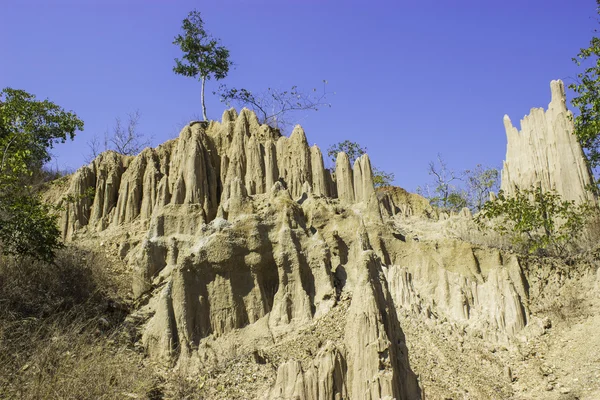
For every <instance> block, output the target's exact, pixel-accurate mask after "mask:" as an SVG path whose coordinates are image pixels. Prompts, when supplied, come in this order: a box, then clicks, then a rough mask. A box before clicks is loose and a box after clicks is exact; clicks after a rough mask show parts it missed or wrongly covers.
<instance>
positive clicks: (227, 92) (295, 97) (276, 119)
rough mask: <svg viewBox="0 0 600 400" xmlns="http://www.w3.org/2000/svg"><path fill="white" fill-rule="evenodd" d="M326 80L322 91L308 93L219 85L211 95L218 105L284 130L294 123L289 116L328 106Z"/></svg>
mask: <svg viewBox="0 0 600 400" xmlns="http://www.w3.org/2000/svg"><path fill="white" fill-rule="evenodd" d="M326 86H327V81H326V80H323V90H322V91H319V90H317V88H313V89H312V90H311V91H310V92H303V91H301V90H299V89H298V86H292V87H291V88H290V89H289V90H278V89H275V88H267V90H266V91H263V92H251V91H250V90H248V89H244V88H241V89H237V88H228V87H227V86H226V85H220V86H219V89H218V90H217V91H215V92H213V93H214V94H217V95H219V96H220V98H221V102H223V103H225V104H227V106H228V107H232V106H234V105H235V106H238V107H248V108H249V109H251V110H252V111H254V113H255V114H256V115H257V116H258V120H259V122H260V123H261V124H267V125H269V126H272V127H274V128H278V129H281V130H285V129H286V128H288V127H289V126H290V125H292V124H293V123H294V122H295V121H293V120H292V116H293V115H294V114H295V113H297V112H301V111H318V110H319V109H321V108H323V107H331V104H330V103H328V102H327V101H326V100H327V95H328V94H329V93H327V90H326Z"/></svg>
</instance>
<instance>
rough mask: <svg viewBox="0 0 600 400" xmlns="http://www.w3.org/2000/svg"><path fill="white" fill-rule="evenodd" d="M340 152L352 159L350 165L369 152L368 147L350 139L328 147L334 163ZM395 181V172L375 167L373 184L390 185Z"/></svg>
mask: <svg viewBox="0 0 600 400" xmlns="http://www.w3.org/2000/svg"><path fill="white" fill-rule="evenodd" d="M340 152H344V153H346V155H347V156H348V159H349V160H350V165H354V161H356V159H357V158H358V157H360V156H362V155H363V154H365V153H366V152H367V148H366V147H362V146H361V145H360V144H358V143H356V142H351V141H350V140H344V141H343V142H339V143H336V144H333V145H331V146H329V148H328V149H327V155H328V156H329V159H330V160H331V162H332V163H333V164H334V165H335V161H336V159H337V155H338V153H340ZM393 181H394V173H393V172H385V171H382V170H380V169H379V168H376V167H373V184H374V185H375V187H382V186H390V185H391V184H392V182H393Z"/></svg>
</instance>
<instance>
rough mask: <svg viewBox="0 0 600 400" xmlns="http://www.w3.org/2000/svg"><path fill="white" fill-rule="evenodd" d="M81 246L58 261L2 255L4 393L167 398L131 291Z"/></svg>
mask: <svg viewBox="0 0 600 400" xmlns="http://www.w3.org/2000/svg"><path fill="white" fill-rule="evenodd" d="M101 261H102V260H101V258H98V257H96V256H94V255H92V254H90V253H88V252H84V251H81V250H78V249H76V248H67V249H65V250H64V251H61V252H60V254H59V256H58V258H57V261H56V264H55V265H46V264H42V263H39V262H34V261H31V260H15V259H13V258H8V257H2V258H0V398H1V399H126V398H133V399H136V398H137V399H159V398H163V397H162V395H161V389H160V382H159V381H158V378H157V377H156V374H155V373H154V369H153V368H152V367H151V366H149V365H146V360H145V359H144V355H143V354H141V353H140V352H138V351H136V349H135V348H134V346H133V339H134V337H133V336H132V334H131V332H132V329H131V327H128V326H127V324H126V323H125V322H124V321H125V316H126V315H127V312H128V309H127V306H126V305H125V304H124V303H122V299H121V298H119V297H118V296H117V294H118V293H120V292H122V291H123V288H120V287H119V285H122V284H126V285H128V282H125V283H121V282H114V281H112V280H111V279H110V278H109V276H108V275H107V274H105V273H104V272H103V271H104V270H105V268H104V267H105V265H102V262H101Z"/></svg>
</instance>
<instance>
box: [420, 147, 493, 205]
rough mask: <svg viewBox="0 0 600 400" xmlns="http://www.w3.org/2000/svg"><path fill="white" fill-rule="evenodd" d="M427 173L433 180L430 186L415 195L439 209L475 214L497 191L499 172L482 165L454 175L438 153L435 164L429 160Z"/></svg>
mask: <svg viewBox="0 0 600 400" xmlns="http://www.w3.org/2000/svg"><path fill="white" fill-rule="evenodd" d="M428 172H429V175H430V176H432V177H433V180H434V181H433V184H431V185H429V184H427V185H425V186H424V187H418V188H417V193H419V194H420V195H422V196H424V197H426V198H427V199H429V201H430V203H431V205H433V206H435V207H438V208H439V209H441V210H445V211H454V212H458V211H460V210H461V209H462V208H464V207H468V208H469V209H470V210H471V211H473V212H477V211H479V210H481V208H482V207H483V205H484V204H485V202H486V201H487V200H488V199H489V198H490V192H496V191H497V190H498V185H499V182H498V178H499V176H500V173H499V171H498V170H497V169H495V168H488V167H484V166H482V165H481V164H477V166H476V167H475V168H473V169H470V170H466V171H464V172H461V173H457V172H455V171H453V170H451V169H450V168H448V165H447V164H446V161H445V160H444V159H443V158H442V155H441V154H438V157H437V163H436V162H433V161H431V162H430V163H429V167H428Z"/></svg>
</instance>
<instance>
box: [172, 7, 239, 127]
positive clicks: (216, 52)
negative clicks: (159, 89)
mask: <svg viewBox="0 0 600 400" xmlns="http://www.w3.org/2000/svg"><path fill="white" fill-rule="evenodd" d="M181 29H182V30H183V34H179V35H177V36H176V37H175V40H173V44H175V45H177V46H179V48H180V49H181V51H182V52H183V53H184V55H183V57H182V59H179V58H176V59H175V67H173V72H175V73H176V74H178V75H183V76H187V77H190V78H195V79H199V80H200V82H202V89H201V94H200V101H201V103H202V116H203V118H204V120H205V121H206V120H207V117H206V104H205V99H204V89H205V86H206V80H210V79H211V78H215V80H220V79H223V78H225V77H226V76H227V74H228V73H229V68H230V67H231V65H232V62H231V61H230V60H229V50H227V48H225V47H224V46H222V45H220V44H219V40H218V39H216V38H214V37H212V36H211V35H210V34H209V33H208V32H207V31H206V30H205V29H204V21H203V20H202V17H201V15H200V12H199V11H196V10H194V11H191V12H190V13H189V14H188V16H187V18H185V19H184V20H183V22H182V26H181Z"/></svg>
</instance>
